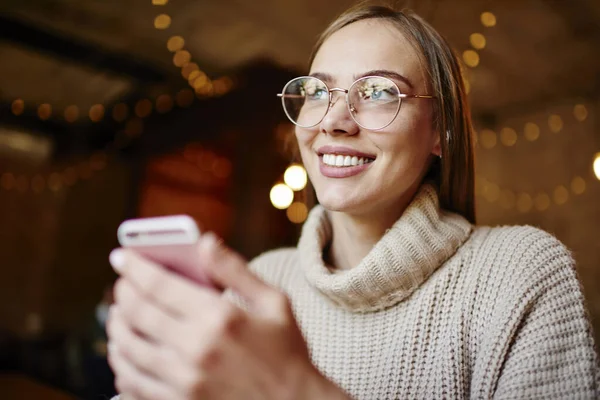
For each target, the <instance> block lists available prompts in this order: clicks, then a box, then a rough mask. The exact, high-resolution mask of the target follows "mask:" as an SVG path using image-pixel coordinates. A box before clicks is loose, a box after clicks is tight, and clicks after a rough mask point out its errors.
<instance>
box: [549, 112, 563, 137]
mask: <svg viewBox="0 0 600 400" xmlns="http://www.w3.org/2000/svg"><path fill="white" fill-rule="evenodd" d="M548 126H549V127H550V130H551V131H552V132H554V133H558V132H560V131H561V130H562V128H563V121H562V118H561V117H560V115H556V114H552V115H550V117H548Z"/></svg>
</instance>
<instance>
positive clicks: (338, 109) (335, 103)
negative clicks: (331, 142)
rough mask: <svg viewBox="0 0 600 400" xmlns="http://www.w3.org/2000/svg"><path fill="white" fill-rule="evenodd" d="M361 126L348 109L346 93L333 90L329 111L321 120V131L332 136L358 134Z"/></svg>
mask: <svg viewBox="0 0 600 400" xmlns="http://www.w3.org/2000/svg"><path fill="white" fill-rule="evenodd" d="M359 128H360V127H359V126H358V125H357V124H356V122H355V121H354V119H353V118H352V116H351V115H350V112H349V111H348V107H347V105H346V97H345V94H344V93H341V92H340V93H338V92H332V96H331V105H330V107H329V111H328V112H327V115H325V118H323V121H321V132H322V133H325V134H328V135H332V136H337V135H356V134H357V133H358V131H359Z"/></svg>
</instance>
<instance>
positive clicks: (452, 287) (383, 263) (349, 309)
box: [109, 6, 600, 399]
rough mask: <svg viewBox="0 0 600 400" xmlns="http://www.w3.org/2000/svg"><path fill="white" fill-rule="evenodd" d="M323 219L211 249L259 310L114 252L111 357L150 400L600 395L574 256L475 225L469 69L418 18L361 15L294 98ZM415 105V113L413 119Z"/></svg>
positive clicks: (214, 260)
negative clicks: (244, 246) (251, 250)
mask: <svg viewBox="0 0 600 400" xmlns="http://www.w3.org/2000/svg"><path fill="white" fill-rule="evenodd" d="M280 97H282V100H283V104H284V110H285V112H286V114H287V115H288V117H289V118H290V119H291V120H292V122H294V123H295V124H296V125H297V127H296V137H297V140H298V145H299V148H300V153H301V156H302V161H303V163H304V165H305V167H306V169H307V171H308V174H309V177H310V179H311V182H312V184H313V185H314V188H315V191H316V194H317V197H318V199H319V203H320V205H319V206H317V207H315V208H314V209H313V210H312V211H311V214H310V216H309V218H308V220H307V222H306V223H305V225H304V228H303V232H302V236H301V238H300V241H299V243H298V247H297V248H294V249H281V250H276V251H273V252H269V253H267V254H264V255H262V256H260V257H258V258H257V259H255V260H254V261H253V262H252V263H251V266H250V267H251V270H253V271H254V272H255V274H252V273H250V272H248V270H247V269H246V264H245V262H244V260H242V259H241V258H240V257H239V256H237V255H236V254H234V253H233V252H232V251H231V250H228V249H226V248H225V247H224V246H223V245H221V244H220V243H219V241H218V240H217V239H216V238H215V237H214V235H211V234H209V235H205V237H204V238H203V239H202V242H201V243H200V244H199V251H200V252H201V253H202V256H203V258H204V259H205V260H206V263H205V265H203V266H202V267H203V268H206V270H207V271H208V273H209V274H210V275H211V277H212V279H213V281H214V282H215V284H216V285H217V286H218V287H221V288H226V289H229V290H231V291H232V292H234V293H236V294H237V295H238V296H239V298H240V299H241V300H240V301H241V303H240V304H243V307H238V306H235V305H234V304H233V303H232V302H230V301H229V300H227V299H226V298H224V297H223V296H220V295H219V294H218V293H217V292H216V291H214V290H210V289H207V288H203V287H198V286H196V285H194V284H193V283H191V282H189V281H187V280H185V279H184V278H181V277H179V276H176V275H174V274H172V273H170V272H169V271H167V270H166V269H164V268H163V267H161V266H159V265H155V264H153V263H151V262H149V261H147V260H143V259H140V258H139V257H138V256H136V255H135V254H133V253H127V252H125V251H123V250H116V251H115V252H113V253H112V254H111V263H112V265H113V266H114V267H115V269H116V270H117V271H118V272H119V273H120V274H121V279H120V281H119V283H118V284H117V288H116V298H117V302H116V305H115V307H113V310H112V311H111V316H110V323H109V335H110V341H111V343H110V361H111V365H112V366H113V368H114V371H115V373H116V376H117V381H116V382H117V386H118V388H119V389H120V391H121V392H122V393H127V394H131V395H132V397H133V398H135V399H349V398H355V399H399V398H424V399H438V398H569V399H571V398H589V399H592V398H597V397H598V396H599V395H600V393H599V390H598V381H599V378H598V376H599V375H598V368H597V356H596V353H595V351H594V343H593V339H592V333H591V328H590V324H589V322H588V320H587V318H586V312H585V309H584V305H583V296H582V293H581V289H580V286H579V283H578V281H577V278H576V274H575V270H574V263H573V259H572V258H571V256H570V254H569V252H568V251H567V250H566V249H565V247H564V246H563V245H562V244H561V243H560V242H558V241H557V240H556V239H555V238H554V237H552V236H551V235H549V234H547V233H544V232H542V231H540V230H537V229H535V228H532V227H502V228H488V227H475V226H474V225H473V224H474V223H475V217H474V199H473V174H474V172H473V153H472V139H471V135H472V128H471V121H470V115H469V110H468V106H467V100H466V95H465V91H464V86H463V82H462V78H461V73H460V68H459V63H458V61H457V58H456V57H455V56H454V55H453V53H452V52H451V50H450V47H449V46H448V44H447V43H446V42H445V41H444V40H443V39H442V38H441V37H440V36H439V34H438V33H437V32H435V31H434V30H433V28H431V27H430V26H429V25H428V24H427V23H426V22H424V21H423V20H422V19H421V18H419V17H417V16H415V15H414V14H411V13H402V12H395V11H393V10H391V9H388V8H384V7H373V6H371V7H364V6H363V7H358V8H355V9H352V10H350V11H348V12H347V13H346V14H344V15H342V16H341V17H340V18H339V19H337V20H336V21H335V22H333V24H332V25H331V26H330V27H329V28H328V29H327V30H326V31H325V32H324V34H323V35H322V37H321V39H320V40H319V42H318V43H317V46H316V50H315V53H314V56H313V58H312V60H311V72H310V77H302V78H299V79H296V80H293V81H291V82H290V83H289V84H288V85H286V86H285V88H284V90H283V92H282V93H281V94H280ZM400 104H401V105H402V106H401V107H400Z"/></svg>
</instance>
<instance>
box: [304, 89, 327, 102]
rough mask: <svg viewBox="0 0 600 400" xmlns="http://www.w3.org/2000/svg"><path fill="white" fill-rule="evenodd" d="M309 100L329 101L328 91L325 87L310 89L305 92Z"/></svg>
mask: <svg viewBox="0 0 600 400" xmlns="http://www.w3.org/2000/svg"><path fill="white" fill-rule="evenodd" d="M304 92H305V94H304V95H305V96H306V99H307V100H328V97H329V96H328V95H327V89H325V88H323V87H308V88H305V90H304Z"/></svg>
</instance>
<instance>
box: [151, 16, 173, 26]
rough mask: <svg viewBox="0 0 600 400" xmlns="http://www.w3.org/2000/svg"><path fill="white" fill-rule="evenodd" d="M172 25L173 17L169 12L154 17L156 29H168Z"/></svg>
mask: <svg viewBox="0 0 600 400" xmlns="http://www.w3.org/2000/svg"><path fill="white" fill-rule="evenodd" d="M169 26H171V17H170V16H169V15H167V14H160V15H157V16H156V18H154V27H155V28H156V29H167V28H168V27H169Z"/></svg>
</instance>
